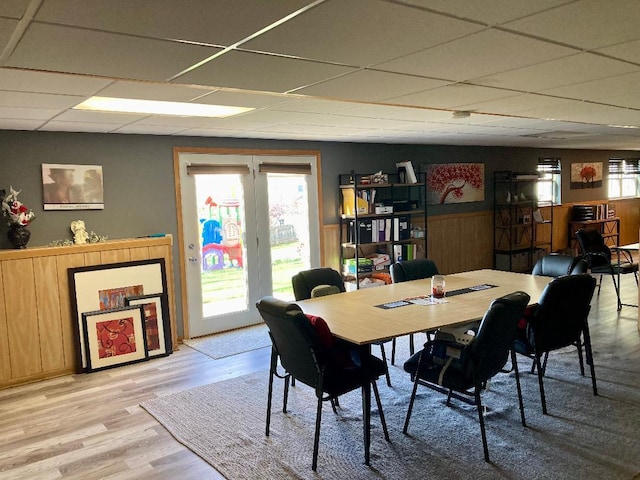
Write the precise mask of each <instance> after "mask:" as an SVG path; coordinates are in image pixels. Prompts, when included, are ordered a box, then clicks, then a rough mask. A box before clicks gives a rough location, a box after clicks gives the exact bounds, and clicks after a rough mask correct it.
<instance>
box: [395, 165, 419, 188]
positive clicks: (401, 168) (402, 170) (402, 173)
mask: <svg viewBox="0 0 640 480" xmlns="http://www.w3.org/2000/svg"><path fill="white" fill-rule="evenodd" d="M396 170H397V171H398V176H399V179H400V183H418V178H417V177H416V172H415V170H414V169H413V165H412V164H411V160H408V161H406V162H397V163H396ZM403 177H404V178H403Z"/></svg>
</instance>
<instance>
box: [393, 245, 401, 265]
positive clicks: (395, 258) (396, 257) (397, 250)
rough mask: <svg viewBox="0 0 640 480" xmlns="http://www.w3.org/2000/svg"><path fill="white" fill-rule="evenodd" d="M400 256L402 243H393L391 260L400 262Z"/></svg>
mask: <svg viewBox="0 0 640 480" xmlns="http://www.w3.org/2000/svg"><path fill="white" fill-rule="evenodd" d="M402 260H403V258H402V245H394V246H393V261H394V262H401V261H402Z"/></svg>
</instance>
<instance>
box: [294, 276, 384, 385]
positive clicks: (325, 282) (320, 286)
mask: <svg viewBox="0 0 640 480" xmlns="http://www.w3.org/2000/svg"><path fill="white" fill-rule="evenodd" d="M291 284H292V285H293V295H294V297H295V299H296V301H300V300H307V299H309V298H315V297H319V296H324V295H330V294H332V293H342V292H346V288H345V286H344V280H343V279H342V275H340V273H339V272H336V271H335V270H334V269H333V268H328V267H322V268H312V269H310V270H303V271H301V272H298V273H296V274H295V275H294V276H293V277H291ZM376 345H379V346H380V354H381V355H382V360H384V363H385V365H386V364H387V355H386V352H385V349H384V343H383V342H379V343H377V344H376ZM385 378H386V380H387V385H388V386H391V377H390V376H389V371H388V370H387V371H386V372H385Z"/></svg>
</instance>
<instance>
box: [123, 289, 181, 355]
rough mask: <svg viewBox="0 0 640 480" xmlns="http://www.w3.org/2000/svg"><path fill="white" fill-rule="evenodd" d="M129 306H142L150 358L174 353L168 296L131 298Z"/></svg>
mask: <svg viewBox="0 0 640 480" xmlns="http://www.w3.org/2000/svg"><path fill="white" fill-rule="evenodd" d="M125 301H126V303H127V305H141V306H142V312H143V314H144V329H145V334H146V338H147V349H148V351H149V357H163V356H166V355H169V354H170V353H172V352H173V344H172V342H171V323H170V322H169V308H168V307H167V295H166V294H164V293H163V294H159V295H158V294H151V295H138V296H131V297H127V298H126V299H125Z"/></svg>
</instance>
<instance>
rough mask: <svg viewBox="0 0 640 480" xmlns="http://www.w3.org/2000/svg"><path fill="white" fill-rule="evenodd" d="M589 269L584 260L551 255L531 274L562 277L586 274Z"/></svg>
mask: <svg viewBox="0 0 640 480" xmlns="http://www.w3.org/2000/svg"><path fill="white" fill-rule="evenodd" d="M588 268H589V265H588V263H587V262H586V261H585V260H584V259H583V258H580V257H574V256H572V255H563V254H558V253H550V254H547V255H545V256H543V257H542V258H540V259H539V260H538V261H537V262H536V264H535V265H534V266H533V271H532V272H531V273H532V275H543V276H545V277H561V276H562V275H576V274H579V273H586V272H587V269H588Z"/></svg>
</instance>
